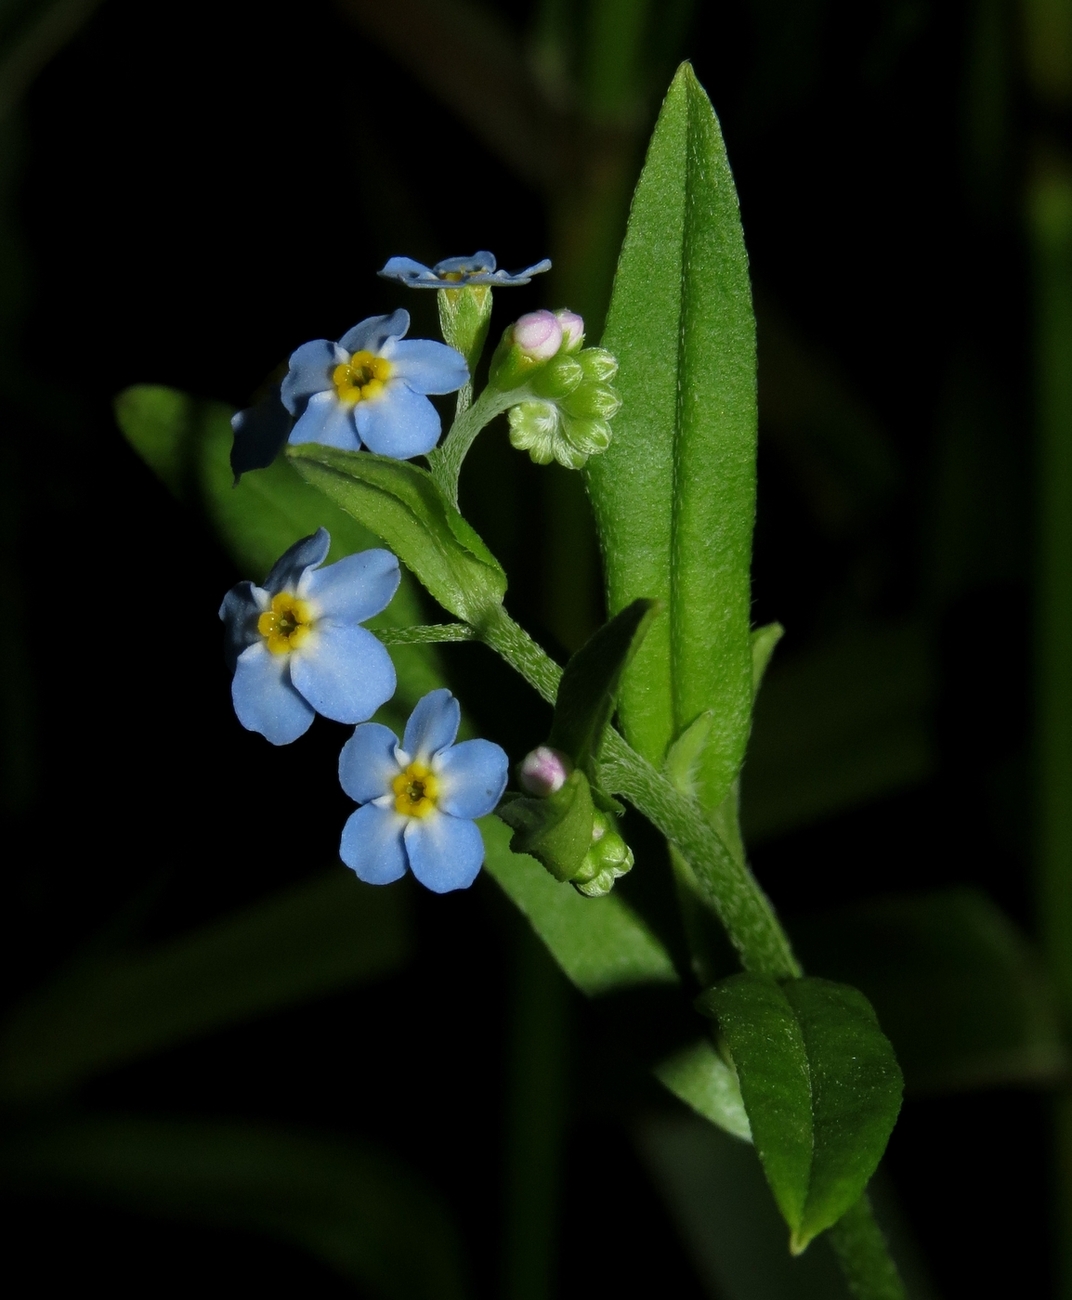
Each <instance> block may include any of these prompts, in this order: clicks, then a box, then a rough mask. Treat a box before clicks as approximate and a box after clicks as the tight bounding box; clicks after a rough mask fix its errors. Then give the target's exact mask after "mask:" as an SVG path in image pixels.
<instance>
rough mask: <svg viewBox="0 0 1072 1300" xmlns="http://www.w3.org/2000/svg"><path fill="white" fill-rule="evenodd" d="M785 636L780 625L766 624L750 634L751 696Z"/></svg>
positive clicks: (756, 690) (756, 689) (758, 686)
mask: <svg viewBox="0 0 1072 1300" xmlns="http://www.w3.org/2000/svg"><path fill="white" fill-rule="evenodd" d="M783 636H785V628H784V627H782V625H781V623H768V624H766V626H765V627H757V628H756V629H755V631H754V632H753V633H752V694H753V695H755V694H756V693H757V692H758V691H759V688H760V686H761V685H762V683H763V678H764V677H765V676H766V674H767V665H768V664H769V663H770V661H771V655H773V654H774V651H775V648H776V647H777V645H778V642H779V641H780V640H781V639H782V637H783Z"/></svg>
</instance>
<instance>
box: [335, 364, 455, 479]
mask: <svg viewBox="0 0 1072 1300" xmlns="http://www.w3.org/2000/svg"><path fill="white" fill-rule="evenodd" d="M356 411H357V429H358V432H359V433H360V435H361V440H362V442H364V443H365V445H366V446H367V447H368V449H369V450H370V451H375V452H378V453H379V454H380V455H381V456H393V457H394V459H395V460H409V458H410V457H411V456H423V455H424V454H425V453H426V452H429V451H431V450H432V448H433V447H434V446H435V445H436V443H437V442H438V441H439V434H440V430H441V427H442V426H441V425H440V423H439V412H438V411H437V410H436V409H435V407H434V406H433V405H432V403H431V402H430V401H429V400H428V398H427V397H422V396H421V394H420V393H415V392H414V391H413V390H412V389H411V388H407V387H406V385H405V383H403V381H402V380H401V379H399V380H397V381H394V382H392V383H389V384H388V387H387V391H386V392H385V393H384V394H383V396H382V397H378V398H376V399H375V400H374V401H371V402H358V404H357V407H356Z"/></svg>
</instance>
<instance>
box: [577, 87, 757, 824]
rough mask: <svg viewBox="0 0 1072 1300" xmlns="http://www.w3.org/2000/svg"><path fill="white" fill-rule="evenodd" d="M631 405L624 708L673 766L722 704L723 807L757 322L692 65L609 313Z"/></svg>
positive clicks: (708, 755)
mask: <svg viewBox="0 0 1072 1300" xmlns="http://www.w3.org/2000/svg"><path fill="white" fill-rule="evenodd" d="M603 343H604V345H605V346H606V347H607V348H609V349H610V351H612V352H613V353H614V354H615V355H616V356H617V357H618V360H619V362H620V369H619V372H618V380H617V383H618V387H619V391H620V393H621V397H622V403H623V404H622V409H621V411H620V412H619V413H618V415H617V417H616V418H615V421H614V439H613V441H612V443H611V445H610V448H609V450H608V451H607V452H606V453H605V454H604V455H602V456H597V457H594V458H593V459H592V460H591V461H590V462H589V467H588V483H589V488H590V491H591V495H592V502H593V506H594V509H595V514H596V520H597V523H598V526H599V532H600V537H601V541H602V547H603V557H604V562H605V565H606V573H607V584H608V594H609V603H610V609H611V611H612V612H614V613H616V612H617V611H618V610H620V609H624V608H625V606H627V605H628V604H629V603H630V602H631V601H633V600H635V599H636V598H637V597H639V596H647V597H651V598H654V599H660V600H662V601H663V602H664V603H665V605H666V612H665V613H664V614H662V615H661V616H660V617H658V618H656V619H655V621H654V623H653V625H652V628H651V631H650V632H649V634H648V636H647V638H646V640H645V643H644V645H643V646H642V647H641V649H640V652H639V653H638V655H637V657H636V659H635V660H634V662H633V663H632V665H631V666H630V667H629V669H628V671H627V672H626V674H625V677H624V681H623V685H622V691H621V696H620V700H619V717H620V719H621V724H622V728H623V730H624V732H625V735H626V738H627V739H628V740H629V742H630V743H631V744H632V745H633V746H634V747H635V748H636V749H638V750H639V751H640V752H641V753H642V754H643V755H644V757H645V758H647V759H648V760H649V761H650V762H651V763H653V764H654V765H655V766H656V767H661V766H662V763H663V760H664V758H665V755H666V751H667V748H668V746H669V744H670V741H671V740H672V739H673V737H674V736H675V735H679V734H680V733H681V732H682V731H683V730H684V729H685V728H686V727H688V726H690V725H691V724H692V723H693V722H694V721H695V719H696V718H697V717H698V716H699V715H700V714H702V713H704V712H706V711H708V710H710V711H711V713H712V715H713V725H712V729H711V734H710V737H709V740H708V744H707V746H706V748H705V750H704V753H703V756H702V758H701V760H700V764H699V769H698V772H697V786H698V795H699V798H700V801H701V803H702V804H703V806H704V807H705V808H706V809H708V810H713V809H715V808H717V807H718V806H719V804H720V803H721V802H722V799H723V798H724V797H725V794H726V792H727V790H728V789H729V787H730V784H731V782H732V781H733V779H734V777H735V776H736V774H737V771H738V769H739V767H740V764H741V759H742V757H743V754H744V748H745V742H746V740H747V737H748V728H749V717H750V714H751V708H752V653H751V647H750V627H749V615H750V603H751V596H750V589H749V565H750V558H751V539H752V522H753V514H754V505H755V454H756V394H755V326H754V320H753V316H752V303H751V293H750V289H749V282H748V262H747V257H746V255H745V249H744V240H743V236H742V232H741V223H740V215H739V213H738V209H737V197H736V193H735V190H734V186H733V178H732V176H731V175H730V170H729V164H728V162H727V159H726V152H725V148H724V146H723V143H722V136H721V133H720V131H719V126H718V122H717V120H716V118H715V115H714V112H713V110H712V108H711V105H710V102H709V101H708V99H707V96H706V94H705V93H704V91H703V89H702V88H701V86H700V85H699V83H698V82H697V81H696V78H695V76H694V74H693V72H692V69H691V68H690V67H689V66H688V65H687V64H685V65H683V66H682V67H681V68H680V69H679V71H678V73H677V76H676V77H675V78H674V82H673V84H672V86H671V87H670V91H669V93H668V95H667V97H666V101H665V103H664V104H663V108H662V112H661V114H660V116H659V121H658V123H657V125H656V128H655V133H654V135H653V136H652V141H651V145H650V147H649V150H648V156H647V161H646V162H645V165H644V171H643V174H642V176H641V178H640V183H639V185H638V187H637V191H636V194H635V196H634V199H633V207H632V212H631V215H630V219H629V228H628V232H627V234H626V238H625V244H624V246H623V248H622V255H621V260H620V262H619V265H618V273H617V278H616V281H615V287H614V296H613V299H612V302H611V307H610V314H609V316H608V321H607V330H606V334H605V336H604V339H603Z"/></svg>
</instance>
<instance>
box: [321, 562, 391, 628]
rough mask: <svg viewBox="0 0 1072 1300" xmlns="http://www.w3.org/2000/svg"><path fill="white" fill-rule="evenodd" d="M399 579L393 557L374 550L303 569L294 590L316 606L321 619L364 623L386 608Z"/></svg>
mask: <svg viewBox="0 0 1072 1300" xmlns="http://www.w3.org/2000/svg"><path fill="white" fill-rule="evenodd" d="M401 579H402V574H401V571H400V570H399V567H398V559H397V557H396V556H394V555H392V554H391V552H390V551H385V550H383V549H382V548H379V547H377V548H375V549H373V550H369V551H358V552H357V554H356V555H347V556H344V557H343V558H342V559H341V560H336V562H335V563H334V564H329V565H328V567H327V568H326V569H308V570H306V572H305V573H304V574H303V575H302V577H301V578H300V579H299V581H298V585H297V591H298V595H299V596H301V597H303V598H304V599H308V600H312V601H314V602H315V603H316V607H317V610H318V613H319V616H320V617H321V618H327V619H334V620H337V621H340V622H343V623H364V622H365V620H366V619H370V618H372V616H373V615H374V614H379V613H380V611H381V610H384V609H386V608H387V606H388V605H389V604H390V603H391V598H392V597H393V596H394V594H395V592H396V591H397V590H398V584H399V582H400V581H401Z"/></svg>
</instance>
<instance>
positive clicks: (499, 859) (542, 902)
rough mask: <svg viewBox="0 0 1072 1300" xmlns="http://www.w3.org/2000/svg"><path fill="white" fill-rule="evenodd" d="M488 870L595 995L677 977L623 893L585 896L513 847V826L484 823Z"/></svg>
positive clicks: (556, 956)
mask: <svg viewBox="0 0 1072 1300" xmlns="http://www.w3.org/2000/svg"><path fill="white" fill-rule="evenodd" d="M480 829H481V832H482V834H483V836H484V848H485V851H486V853H487V858H486V860H485V868H486V870H487V872H488V874H489V875H490V876H492V877H493V878H494V880H495V881H496V882H497V884H498V885H499V886H500V887H501V888H502V890H503V891H504V892H505V893H506V894H507V896H508V897H509V898H510V899H512V901H513V902H514V903H515V904H516V905H517V907H518V909H519V910H520V911H521V913H522V914H523V915H524V916H525V917H527V918H528V921H529V923H530V924H531V926H532V928H533V929H534V930H535V931H536V933H537V934H538V935H539V936H540V938H541V939H542V940H543V942H544V943H545V944H546V945H547V948H548V950H549V951H550V953H551V956H552V957H554V959H555V961H557V962H558V964H559V966H561V968H562V970H563V971H564V972H565V974H566V976H567V977H568V978H569V979H570V980H571V981H572V982H573V983H574V984H575V985H576V986H577V988H579V989H580V990H581V992H582V993H586V994H588V995H589V996H590V997H597V996H599V995H600V994H604V993H611V992H614V991H616V990H620V989H628V988H636V987H638V986H641V985H652V984H654V985H659V984H663V985H668V984H669V985H672V984H676V983H677V982H678V975H677V971H676V970H675V969H674V963H673V961H672V960H671V958H670V954H669V953H668V952H667V951H666V949H665V948H664V947H663V945H662V944H661V943H660V941H659V939H658V938H657V937H656V936H655V935H654V934H653V933H652V931H651V930H650V929H649V928H648V926H647V925H646V924H645V922H644V920H643V919H642V918H641V917H640V916H638V915H637V913H636V912H634V911H633V909H632V908H631V907H630V906H629V904H628V903H626V902H625V900H624V899H623V898H622V897H621V895H620V894H618V893H611V894H607V895H606V897H604V898H584V897H582V896H581V895H580V894H578V893H577V891H576V890H575V889H574V888H573V886H572V885H568V884H562V883H560V882H559V881H557V880H555V879H554V877H552V876H551V875H549V874H548V873H547V872H546V871H545V870H544V869H543V867H541V866H540V864H539V863H538V862H537V861H536V859H535V858H530V857H528V856H527V855H525V854H518V853H511V852H510V847H509V845H510V835H511V832H510V829H509V828H508V827H507V826H505V825H503V823H502V822H500V821H499V820H498V818H496V817H485V818H483V819H482V820H481V822H480Z"/></svg>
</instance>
